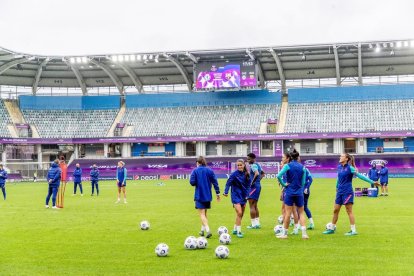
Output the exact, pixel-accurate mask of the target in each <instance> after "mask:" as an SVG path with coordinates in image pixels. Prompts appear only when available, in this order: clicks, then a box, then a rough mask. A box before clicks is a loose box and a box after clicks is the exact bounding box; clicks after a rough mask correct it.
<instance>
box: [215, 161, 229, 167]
mask: <svg viewBox="0 0 414 276" xmlns="http://www.w3.org/2000/svg"><path fill="white" fill-rule="evenodd" d="M211 167H212V168H227V164H225V163H224V162H223V161H217V162H211Z"/></svg>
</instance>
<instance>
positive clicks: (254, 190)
mask: <svg viewBox="0 0 414 276" xmlns="http://www.w3.org/2000/svg"><path fill="white" fill-rule="evenodd" d="M247 162H248V163H249V164H250V179H251V181H250V189H249V193H248V195H247V200H248V201H249V206H250V220H251V224H250V225H249V226H247V228H248V229H260V228H261V225H260V219H259V208H258V207H257V203H258V201H259V198H260V192H261V190H262V185H261V184H260V180H261V178H262V168H261V167H260V165H259V164H258V163H256V155H255V154H254V153H249V154H248V155H247Z"/></svg>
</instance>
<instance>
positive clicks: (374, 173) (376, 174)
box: [368, 168, 379, 181]
mask: <svg viewBox="0 0 414 276" xmlns="http://www.w3.org/2000/svg"><path fill="white" fill-rule="evenodd" d="M368 178H369V179H371V180H374V181H377V180H378V179H379V171H378V170H377V168H371V169H369V171H368Z"/></svg>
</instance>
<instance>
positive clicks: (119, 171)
mask: <svg viewBox="0 0 414 276" xmlns="http://www.w3.org/2000/svg"><path fill="white" fill-rule="evenodd" d="M126 179H127V169H126V168H125V163H124V162H123V161H119V162H118V167H117V168H116V185H117V186H118V200H117V201H116V202H115V203H119V202H120V201H121V190H122V192H123V194H124V203H127V199H126Z"/></svg>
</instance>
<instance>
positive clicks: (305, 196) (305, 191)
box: [303, 168, 315, 230]
mask: <svg viewBox="0 0 414 276" xmlns="http://www.w3.org/2000/svg"><path fill="white" fill-rule="evenodd" d="M305 170H306V171H305V173H306V181H305V187H304V189H303V199H304V205H303V206H304V210H305V213H306V216H307V217H308V219H309V225H308V228H307V229H309V230H313V229H315V225H314V223H313V218H312V213H311V211H310V210H309V207H308V201H309V197H310V186H311V185H312V182H313V178H312V175H311V173H310V171H309V169H308V168H305Z"/></svg>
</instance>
